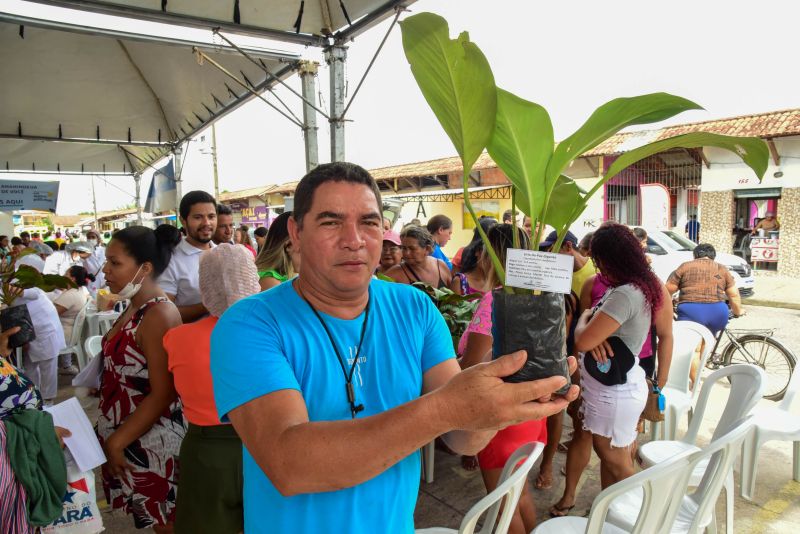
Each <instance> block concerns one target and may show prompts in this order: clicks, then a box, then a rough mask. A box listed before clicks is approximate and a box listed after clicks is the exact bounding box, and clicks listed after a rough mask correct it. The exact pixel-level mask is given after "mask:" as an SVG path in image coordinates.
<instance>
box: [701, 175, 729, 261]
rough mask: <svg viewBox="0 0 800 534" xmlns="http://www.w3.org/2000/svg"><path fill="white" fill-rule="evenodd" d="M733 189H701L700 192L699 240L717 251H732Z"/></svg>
mask: <svg viewBox="0 0 800 534" xmlns="http://www.w3.org/2000/svg"><path fill="white" fill-rule="evenodd" d="M733 215H734V213H733V191H703V192H702V193H701V194H700V241H701V242H703V243H711V244H712V245H714V248H715V249H717V252H727V253H729V254H730V253H731V252H732V251H733V234H732V233H731V229H732V228H733Z"/></svg>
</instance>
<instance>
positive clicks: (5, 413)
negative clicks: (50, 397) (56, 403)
mask: <svg viewBox="0 0 800 534" xmlns="http://www.w3.org/2000/svg"><path fill="white" fill-rule="evenodd" d="M41 407H42V398H41V397H40V396H39V392H38V391H37V390H36V387H35V386H34V385H33V382H31V381H30V379H28V377H26V376H25V375H23V374H22V373H20V372H19V371H17V368H16V367H14V366H13V365H12V364H11V362H9V361H8V360H6V359H5V358H3V357H2V356H0V527H2V528H0V531H1V532H2V533H3V534H32V533H33V532H34V530H35V528H34V527H32V526H31V525H30V524H29V523H28V520H27V504H26V496H25V488H23V487H22V484H20V482H19V481H18V480H17V478H16V476H14V471H13V470H12V469H11V462H10V461H9V458H8V455H7V454H6V453H5V450H6V428H5V425H4V423H3V420H4V419H6V418H7V417H9V416H10V415H11V414H13V413H14V412H16V411H17V410H39V409H41Z"/></svg>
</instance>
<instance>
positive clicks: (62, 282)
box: [36, 274, 78, 293]
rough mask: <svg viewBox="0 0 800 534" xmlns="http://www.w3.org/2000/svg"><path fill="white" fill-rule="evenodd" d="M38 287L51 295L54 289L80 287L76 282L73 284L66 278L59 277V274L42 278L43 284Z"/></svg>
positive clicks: (46, 275)
mask: <svg viewBox="0 0 800 534" xmlns="http://www.w3.org/2000/svg"><path fill="white" fill-rule="evenodd" d="M36 287H38V288H39V289H41V290H42V291H44V292H45V293H49V292H50V291H53V290H54V289H69V288H72V287H78V286H76V285H75V282H73V281H72V280H70V279H69V278H67V277H66V276H59V275H57V274H45V275H43V276H42V283H41V284H40V285H38V286H36Z"/></svg>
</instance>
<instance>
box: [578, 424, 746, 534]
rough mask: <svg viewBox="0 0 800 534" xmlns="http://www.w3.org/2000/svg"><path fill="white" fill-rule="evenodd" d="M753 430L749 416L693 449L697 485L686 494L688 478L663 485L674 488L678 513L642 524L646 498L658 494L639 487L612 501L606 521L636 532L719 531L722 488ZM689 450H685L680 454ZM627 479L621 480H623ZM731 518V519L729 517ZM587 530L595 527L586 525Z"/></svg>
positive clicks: (689, 533)
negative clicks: (717, 512) (717, 510)
mask: <svg viewBox="0 0 800 534" xmlns="http://www.w3.org/2000/svg"><path fill="white" fill-rule="evenodd" d="M752 431H753V424H752V417H748V418H747V419H745V420H744V421H742V422H740V423H739V424H738V425H735V426H734V427H733V428H732V429H730V431H729V432H727V433H726V434H723V435H722V436H720V437H719V438H717V439H715V440H714V441H712V442H711V443H710V444H709V445H708V446H707V447H704V448H703V449H702V450H699V451H696V452H693V453H691V456H689V458H688V463H689V468H688V469H687V470H686V472H687V473H688V475H689V485H690V486H692V485H694V484H692V482H691V477H692V476H693V473H696V472H697V471H698V469H699V470H701V471H702V476H701V480H700V482H699V483H698V484H697V489H696V490H695V491H694V492H692V493H691V494H690V495H687V494H686V489H687V488H686V482H687V481H686V480H682V481H680V483H679V484H676V485H674V486H672V487H668V488H664V491H667V492H668V491H670V490H671V491H672V492H673V493H674V495H672V496H668V497H666V499H667V500H669V501H670V504H672V503H673V499H674V500H675V501H676V503H677V507H676V510H675V511H676V512H677V514H676V515H673V516H671V517H670V516H669V515H668V514H666V515H665V518H664V520H663V523H660V524H659V523H658V522H657V521H658V520H659V518H658V517H656V518H654V523H653V524H652V526H651V528H647V527H645V528H642V527H641V526H640V525H639V522H640V521H644V520H647V518H642V516H643V515H645V516H646V515H647V511H646V510H645V506H646V505H647V500H648V499H649V500H653V499H654V498H658V495H648V494H647V493H644V494H643V493H642V491H641V490H640V489H638V488H637V490H636V491H629V492H628V493H626V494H625V495H623V496H620V497H619V498H618V499H615V500H614V501H613V502H612V503H611V505H610V507H609V512H608V516H607V518H606V521H607V522H609V523H611V524H613V525H615V526H616V527H619V528H620V529H622V530H623V531H624V532H634V531H635V529H637V528H638V532H664V533H667V532H669V533H673V534H675V533H687V534H696V533H701V532H705V531H706V529H708V530H709V531H710V532H716V517H715V513H714V508H715V505H716V503H717V499H718V498H719V494H720V492H721V491H722V486H723V485H724V484H726V483H727V480H728V479H729V478H730V477H731V474H732V473H733V463H734V461H735V460H736V457H737V455H738V453H739V450H740V449H741V446H742V443H743V442H744V441H745V440H746V439H747V437H748V436H749V435H751V434H752ZM687 452H688V451H683V452H682V453H680V454H686V453H687ZM672 461H673V459H668V460H667V462H668V463H669V462H672ZM656 467H662V464H658V465H656V466H653V467H650V468H648V471H649V470H650V469H653V468H656ZM644 472H646V471H644ZM624 482H625V481H622V482H620V484H623V483H624ZM617 485H619V484H617ZM612 487H613V486H612ZM643 495H644V497H643ZM675 497H677V499H675ZM662 498H663V496H662ZM670 511H671V509H670ZM729 521H732V520H731V519H729ZM586 532H594V531H592V530H588V529H587V531H586Z"/></svg>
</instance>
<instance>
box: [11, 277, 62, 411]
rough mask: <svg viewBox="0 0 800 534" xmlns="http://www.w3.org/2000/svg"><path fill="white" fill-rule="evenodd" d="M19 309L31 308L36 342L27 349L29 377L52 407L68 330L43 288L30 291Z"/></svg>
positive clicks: (28, 345) (25, 363) (25, 350)
mask: <svg viewBox="0 0 800 534" xmlns="http://www.w3.org/2000/svg"><path fill="white" fill-rule="evenodd" d="M14 305H15V306H27V307H28V313H30V315H31V322H32V323H33V330H34V332H35V333H36V339H34V340H33V341H31V342H29V343H27V344H26V345H25V346H24V347H23V349H22V350H23V361H24V367H25V374H27V375H28V377H30V379H31V380H32V381H33V383H34V384H36V387H38V388H39V391H40V392H41V394H42V399H44V401H45V403H46V404H52V402H53V400H55V398H56V393H57V390H58V370H57V366H58V351H60V350H61V349H62V348H63V347H64V330H63V329H62V327H61V320H60V319H59V318H58V312H57V311H56V307H55V306H54V305H53V303H52V302H50V299H49V298H47V294H46V293H45V292H44V291H42V290H41V289H39V288H35V287H34V288H32V289H26V290H25V291H24V293H23V294H22V296H21V297H19V298H18V299H17V300H16V301H15V302H14Z"/></svg>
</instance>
